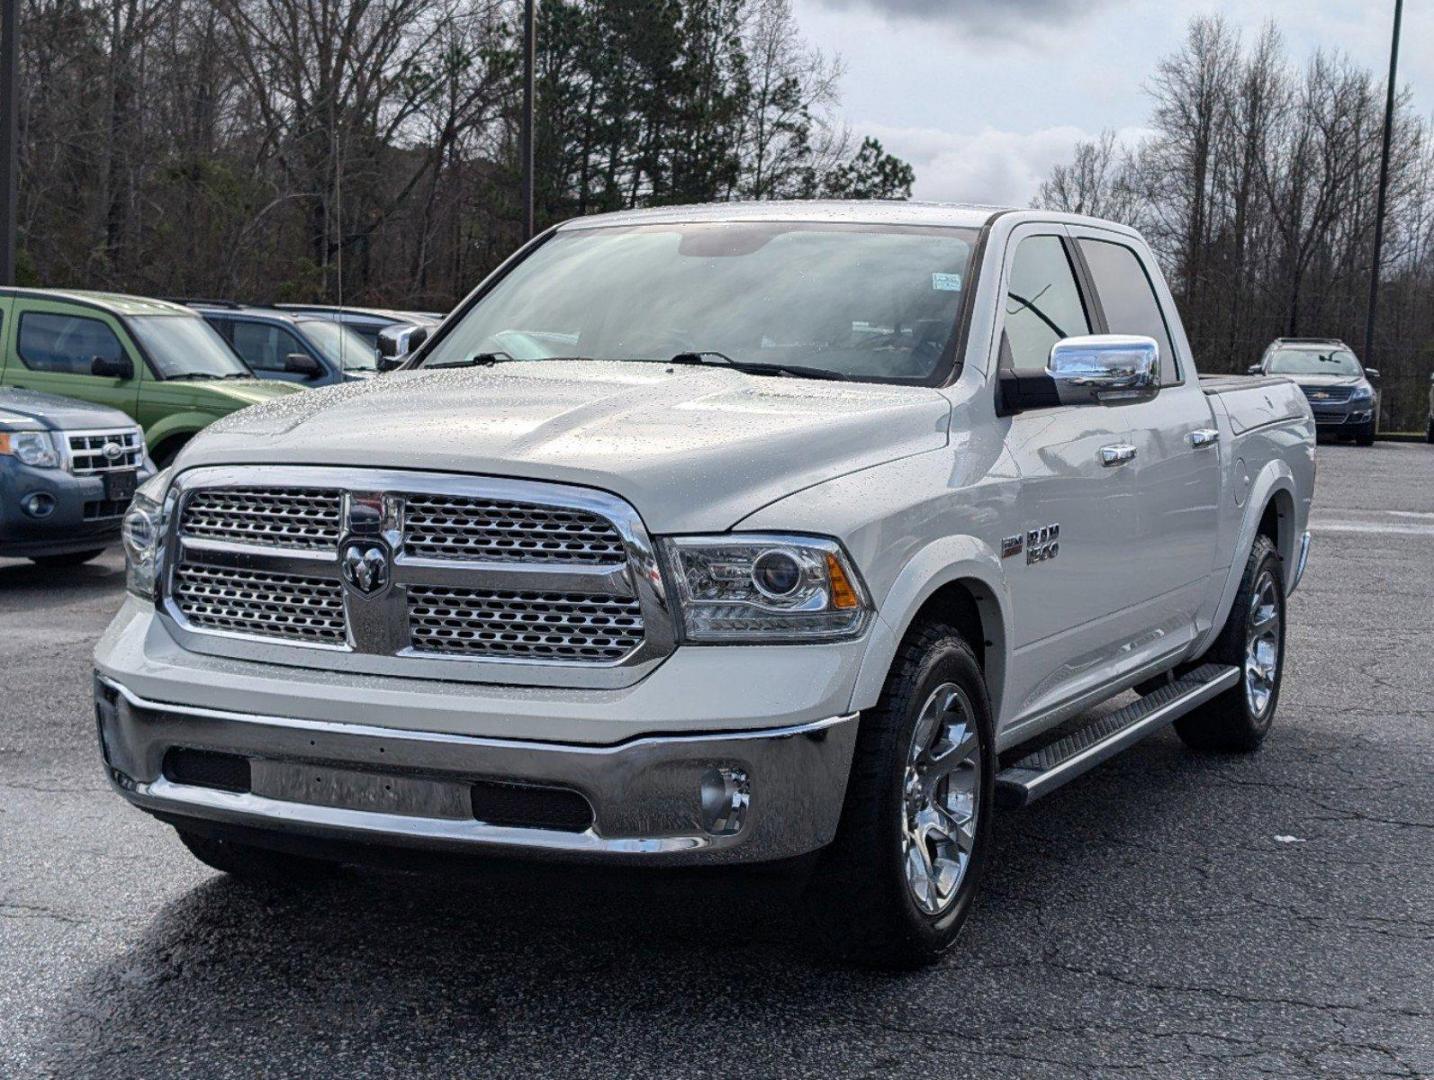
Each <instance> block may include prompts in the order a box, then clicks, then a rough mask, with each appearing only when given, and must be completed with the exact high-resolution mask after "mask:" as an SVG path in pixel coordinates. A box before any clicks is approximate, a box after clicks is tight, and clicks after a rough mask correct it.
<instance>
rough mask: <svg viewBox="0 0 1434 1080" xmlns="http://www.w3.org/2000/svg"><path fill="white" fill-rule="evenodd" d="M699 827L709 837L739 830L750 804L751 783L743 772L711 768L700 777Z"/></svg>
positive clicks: (727, 834) (729, 833) (726, 768)
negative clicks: (700, 820)
mask: <svg viewBox="0 0 1434 1080" xmlns="http://www.w3.org/2000/svg"><path fill="white" fill-rule="evenodd" d="M701 794H702V827H703V828H704V829H706V830H707V831H708V832H709V833H711V834H712V835H713V836H731V835H732V834H733V833H735V832H738V831H740V830H741V828H742V825H743V823H744V822H745V821H746V819H747V807H748V806H749V805H750V804H751V801H752V788H751V783H750V782H749V781H748V779H747V773H746V771H745V770H743V769H734V768H728V767H725V766H723V767H720V768H719V767H716V766H714V767H712V768H710V769H708V770H707V771H706V772H704V773H703V774H702V788H701Z"/></svg>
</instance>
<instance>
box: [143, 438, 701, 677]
mask: <svg viewBox="0 0 1434 1080" xmlns="http://www.w3.org/2000/svg"><path fill="white" fill-rule="evenodd" d="M266 498H268V499H271V500H277V505H279V506H280V507H282V511H281V512H279V513H277V514H276V513H273V512H270V510H271V509H272V506H273V505H275V503H274V502H273V501H271V502H269V503H266V502H265V501H264V500H265V499H266ZM331 503H336V505H337V508H338V509H337V514H336V515H334V514H330V513H329V511H328V510H327V509H323V511H322V512H321V513H318V515H317V520H319V521H321V523H322V527H319V526H316V525H315V524H314V522H315V520H316V518H315V509H314V508H315V507H316V506H320V507H323V508H327V507H328V506H329V505H330V504H331ZM256 504H257V505H256ZM410 505H413V506H414V507H415V519H414V521H415V525H416V528H417V531H416V533H415V535H416V536H418V537H419V538H420V539H421V543H420V544H419V545H417V549H416V550H415V545H414V544H413V543H412V542H411V540H410V536H409V528H410V523H409V513H408V511H409V506H410ZM231 507H238V508H239V509H240V510H243V511H248V512H254V511H256V510H257V511H258V513H257V514H255V513H250V514H249V515H248V516H245V517H242V518H241V523H240V524H234V523H233V521H232V520H230V519H226V518H225V517H224V514H225V513H226V512H227V510H228V508H231ZM266 507H269V508H270V510H266V509H265V508H266ZM498 520H502V521H504V522H509V523H511V522H514V521H537V522H541V523H542V524H543V528H542V529H540V530H539V533H538V539H537V540H536V541H535V542H534V543H532V544H526V545H525V544H520V543H507V542H500V541H507V540H510V539H513V538H514V533H513V531H512V529H511V528H509V529H508V530H507V531H504V530H503V529H493V528H491V526H492V524H493V522H495V521H498ZM256 521H257V522H259V523H260V524H259V525H256V524H254V523H255V522H256ZM448 521H452V522H454V524H453V525H451V526H449V525H445V524H443V523H444V522H448ZM335 522H336V525H335ZM448 528H452V529H453V531H454V533H455V534H456V535H457V536H459V537H460V539H458V540H456V541H454V542H452V543H449V542H448V537H449V534H448V533H447V532H445V531H444V530H446V529H448ZM164 531H165V545H164V548H163V551H162V552H161V554H160V559H159V573H158V587H157V589H156V607H157V609H158V612H159V615H160V617H161V619H162V620H163V621H164V622H165V624H166V626H167V627H168V629H169V630H170V633H171V634H172V635H173V636H174V637H175V639H176V640H177V641H178V642H179V644H180V645H181V646H183V647H184V648H186V649H189V650H192V651H195V652H201V653H208V654H211V655H219V656H228V657H234V658H238V659H246V660H256V661H260V662H266V663H278V664H288V665H293V666H296V667H315V668H321V669H323V670H327V671H336V670H337V671H347V672H353V673H360V674H372V675H393V676H406V677H412V678H430V679H441V680H449V681H459V682H479V683H501V684H506V685H517V686H553V687H583V688H589V687H590V688H599V689H601V688H619V687H623V686H629V685H631V684H632V683H635V682H637V681H638V680H639V679H641V678H642V677H643V676H644V675H646V674H647V673H648V672H649V671H650V670H651V669H652V668H653V667H655V666H656V665H657V664H659V663H660V662H661V661H662V660H663V659H664V658H665V657H666V656H667V655H668V654H669V653H670V652H671V651H672V649H673V648H674V645H675V636H674V633H673V627H672V618H671V615H670V613H669V611H668V606H667V600H666V595H665V591H664V588H663V581H662V576H661V572H660V570H659V567H658V563H657V559H656V556H655V553H654V548H653V544H652V541H651V539H650V538H649V537H648V535H647V531H646V529H645V528H644V527H643V524H642V521H641V519H639V518H638V516H637V514H636V512H635V511H634V510H633V509H632V507H631V506H629V505H628V504H627V503H626V502H624V501H623V500H621V499H619V498H617V497H616V496H613V495H610V494H607V493H605V492H599V491H594V490H591V489H587V488H579V487H570V486H567V485H560V484H549V483H543V482H538V481H518V480H510V479H504V478H495V477H481V476H463V475H457V474H450V473H421V472H408V471H401V470H382V469H362V468H336V467H314V468H309V467H298V466H279V465H274V466H210V467H203V468H195V469H190V470H186V471H185V472H183V473H180V474H179V475H178V476H177V477H176V478H175V480H174V482H173V484H172V485H171V487H170V490H169V492H168V494H167V495H166V497H165V510H164ZM320 538H321V539H320ZM475 538H476V539H475ZM355 547H358V548H362V549H364V550H368V551H371V550H372V549H373V548H375V547H376V548H378V549H379V554H380V556H382V557H386V559H387V566H386V571H385V573H383V574H382V575H380V577H381V579H382V580H381V582H380V584H378V585H377V586H376V587H373V586H372V583H371V582H369V583H366V584H365V587H367V588H368V591H364V587H361V585H360V583H359V582H358V581H357V580H355V578H354V576H353V573H352V571H353V567H352V565H350V566H349V567H348V570H347V571H346V569H345V567H344V566H343V565H342V563H343V560H344V559H345V558H349V559H351V558H352V555H351V552H352V549H354V548H355ZM465 550H471V551H472V552H473V554H469V555H465V554H463V552H464V551H465ZM201 571H202V574H201V573H200V572H201ZM346 573H347V575H348V578H347V581H346ZM246 575H247V576H246ZM201 581H202V585H203V588H201V587H200V582H201ZM320 584H322V585H323V588H322V589H320V588H319V585H320ZM206 590H210V591H206ZM213 590H218V592H217V593H215V592H213ZM231 593H232V595H231ZM333 597H337V598H338V601H339V603H338V607H337V609H335V608H334V607H333V605H332V598H333ZM241 601H242V603H241ZM276 604H277V607H278V609H280V610H279V611H276V610H275V605H276ZM283 611H287V612H289V614H290V615H293V616H294V617H295V618H298V619H299V620H301V621H298V622H295V621H293V620H292V619H285V618H284V617H282V612H283ZM296 613H297V614H296Z"/></svg>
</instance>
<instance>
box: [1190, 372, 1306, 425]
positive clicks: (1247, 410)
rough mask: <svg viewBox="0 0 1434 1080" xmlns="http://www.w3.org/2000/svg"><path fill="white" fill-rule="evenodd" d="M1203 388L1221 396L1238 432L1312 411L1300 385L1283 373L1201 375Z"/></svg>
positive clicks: (1218, 396) (1296, 417) (1231, 421)
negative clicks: (1282, 374)
mask: <svg viewBox="0 0 1434 1080" xmlns="http://www.w3.org/2000/svg"><path fill="white" fill-rule="evenodd" d="M1200 389H1201V390H1203V391H1204V392H1205V394H1206V396H1208V397H1217V398H1219V399H1220V404H1222V405H1223V406H1224V407H1225V411H1226V413H1228V414H1229V417H1230V429H1231V431H1233V432H1234V434H1236V435H1241V434H1243V433H1244V432H1246V431H1249V430H1250V429H1251V428H1257V427H1263V426H1264V425H1266V424H1275V423H1279V422H1280V421H1281V420H1296V419H1299V418H1300V417H1302V416H1305V415H1306V414H1307V413H1308V410H1309V405H1308V404H1307V403H1306V401H1305V396H1304V394H1303V393H1302V392H1301V391H1300V389H1299V387H1297V386H1296V385H1295V384H1294V382H1293V381H1291V380H1290V379H1287V378H1285V377H1284V376H1281V375H1201V376H1200Z"/></svg>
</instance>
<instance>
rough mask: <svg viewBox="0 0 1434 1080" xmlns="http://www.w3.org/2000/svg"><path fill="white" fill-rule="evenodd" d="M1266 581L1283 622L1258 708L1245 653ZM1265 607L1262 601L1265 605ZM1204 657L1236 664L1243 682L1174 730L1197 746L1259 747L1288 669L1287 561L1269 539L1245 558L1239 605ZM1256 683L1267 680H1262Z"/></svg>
mask: <svg viewBox="0 0 1434 1080" xmlns="http://www.w3.org/2000/svg"><path fill="white" fill-rule="evenodd" d="M1266 582H1268V583H1269V585H1270V586H1271V589H1270V594H1271V595H1272V597H1273V603H1274V605H1275V613H1276V615H1277V616H1278V619H1279V623H1278V626H1277V628H1276V630H1275V631H1274V634H1273V638H1274V641H1275V644H1276V653H1275V656H1274V662H1273V665H1272V667H1273V678H1272V680H1270V681H1271V682H1272V686H1271V687H1270V689H1269V692H1268V697H1267V698H1266V699H1265V700H1264V703H1263V706H1262V707H1260V708H1259V709H1258V710H1257V709H1256V708H1255V707H1254V705H1253V704H1252V696H1254V697H1255V698H1256V699H1258V695H1252V692H1247V690H1248V687H1249V685H1250V684H1251V681H1252V679H1255V672H1256V670H1257V669H1254V668H1253V667H1252V663H1251V661H1250V658H1249V657H1248V656H1247V645H1248V642H1249V635H1250V630H1251V626H1252V625H1253V622H1254V601H1255V597H1256V595H1257V591H1258V592H1263V590H1264V586H1265V584H1266ZM1264 606H1265V605H1264V604H1263V603H1262V604H1261V608H1262V609H1263V607H1264ZM1205 660H1206V662H1208V663H1215V664H1230V665H1233V666H1235V667H1238V668H1239V669H1240V681H1239V682H1238V683H1236V684H1235V685H1234V686H1233V687H1231V688H1230V689H1229V690H1226V691H1225V692H1224V693H1223V694H1221V695H1220V696H1219V697H1216V698H1212V699H1210V700H1209V701H1208V702H1206V703H1205V704H1204V705H1202V706H1200V707H1199V708H1198V709H1195V710H1194V711H1193V712H1190V713H1187V714H1186V715H1185V716H1182V717H1181V718H1180V719H1179V720H1176V721H1175V731H1176V732H1177V733H1178V734H1179V736H1180V738H1181V739H1183V740H1184V742H1185V745H1186V746H1189V747H1191V748H1192V749H1195V750H1215V751H1225V752H1231V751H1242V752H1248V751H1251V750H1255V749H1258V748H1259V746H1260V744H1261V743H1262V742H1264V741H1265V736H1266V735H1268V734H1269V731H1270V724H1271V723H1272V722H1273V721H1274V718H1275V709H1276V707H1277V706H1278V705H1279V703H1280V680H1281V678H1282V676H1283V675H1284V670H1285V585H1284V561H1283V560H1282V559H1281V558H1280V555H1279V552H1278V551H1276V550H1275V545H1274V544H1272V543H1270V541H1269V538H1268V537H1265V536H1257V537H1255V544H1254V546H1253V547H1252V548H1251V549H1250V557H1249V559H1248V560H1246V562H1245V574H1244V576H1243V577H1242V578H1241V579H1240V591H1239V592H1238V593H1236V594H1235V603H1234V605H1233V606H1232V607H1231V608H1230V615H1229V618H1227V619H1226V620H1225V627H1224V629H1223V630H1221V631H1220V636H1219V638H1218V639H1216V641H1215V645H1214V647H1213V648H1212V649H1211V650H1210V651H1209V652H1208V653H1207V654H1206V655H1205ZM1262 666H1263V665H1262ZM1256 681H1257V682H1260V683H1263V682H1264V680H1262V679H1259V680H1256Z"/></svg>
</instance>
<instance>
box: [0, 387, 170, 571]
mask: <svg viewBox="0 0 1434 1080" xmlns="http://www.w3.org/2000/svg"><path fill="white" fill-rule="evenodd" d="M153 472H154V466H153V464H152V463H151V462H150V460H149V457H148V455H147V454H146V453H145V447H144V434H143V433H142V432H141V431H140V428H139V425H137V424H136V423H135V422H134V421H133V420H131V419H130V418H129V417H128V416H127V415H125V414H124V413H122V412H120V411H119V410H118V409H110V408H106V407H104V406H101V405H91V404H89V403H88V402H84V401H76V400H74V399H73V398H64V397H57V396H56V395H54V394H41V393H37V392H35V391H33V390H16V389H12V388H9V387H0V556H6V557H11V558H26V559H32V560H34V561H35V562H37V563H39V564H41V565H42V566H75V565H78V564H79V563H82V562H87V561H88V560H90V559H93V558H94V557H95V556H96V555H98V554H100V552H102V551H104V549H105V548H107V547H109V546H110V545H111V544H113V543H114V542H115V541H117V540H118V539H119V535H120V522H121V520H122V519H123V517H124V513H125V511H126V510H128V509H129V504H130V499H131V498H132V497H133V495H134V490H135V486H136V485H137V484H141V483H143V482H144V481H145V480H148V479H149V477H150V476H151V475H152V474H153Z"/></svg>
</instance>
